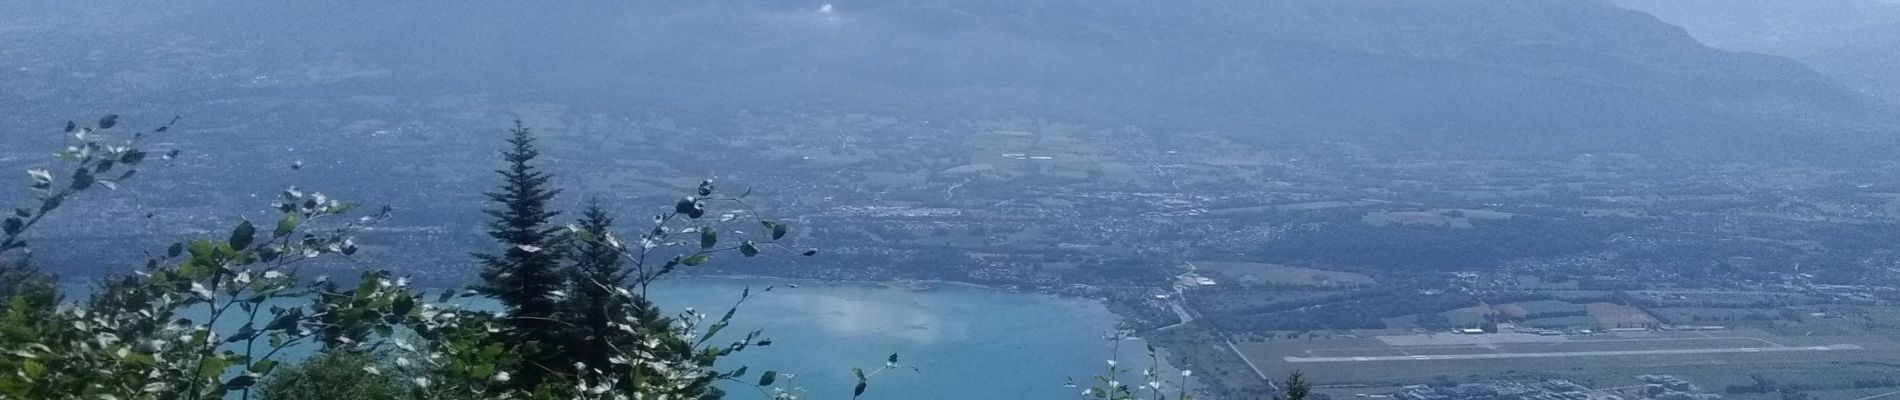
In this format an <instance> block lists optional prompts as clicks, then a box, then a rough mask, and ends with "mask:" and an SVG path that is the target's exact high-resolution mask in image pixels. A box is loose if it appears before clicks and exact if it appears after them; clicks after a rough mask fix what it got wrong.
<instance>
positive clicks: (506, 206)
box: [475, 120, 569, 389]
mask: <svg viewBox="0 0 1900 400" xmlns="http://www.w3.org/2000/svg"><path fill="white" fill-rule="evenodd" d="M509 134H510V137H509V139H508V144H509V146H510V147H509V149H508V150H507V151H504V152H502V158H503V160H505V161H506V162H507V165H506V167H504V168H503V169H501V170H499V171H496V173H498V174H500V175H501V177H502V185H501V188H500V189H498V190H496V191H494V192H489V193H488V198H489V200H490V201H492V202H494V203H495V207H496V208H492V209H488V210H484V212H486V213H487V214H488V215H489V216H490V217H492V218H494V220H493V221H490V222H489V224H488V235H489V236H491V237H494V238H495V241H497V242H499V243H500V244H501V246H502V249H501V252H500V253H498V254H494V253H488V254H476V255H475V257H476V259H478V260H479V261H480V262H481V265H482V271H481V277H482V286H481V290H482V292H483V293H485V294H487V295H489V296H493V297H494V298H495V299H497V300H500V301H501V304H502V307H504V308H505V310H506V312H505V313H504V315H505V317H504V318H503V320H502V321H503V324H502V326H503V330H504V332H506V333H507V334H509V335H512V336H514V337H515V340H514V342H515V343H517V344H518V345H517V346H515V348H512V349H509V351H512V352H518V353H520V354H522V356H523V357H524V358H525V359H524V360H523V363H522V365H521V368H518V369H516V370H514V372H515V374H516V377H515V378H516V379H515V381H513V382H512V383H510V385H512V386H513V387H515V388H518V389H530V388H533V387H535V386H536V385H539V384H540V382H541V380H542V377H544V376H547V375H548V374H549V373H551V372H559V371H562V370H565V369H566V368H568V365H569V364H568V363H564V362H563V361H565V360H563V359H562V355H561V352H562V351H561V349H559V348H558V346H559V344H560V343H561V341H562V339H564V338H563V337H562V334H563V333H564V331H566V330H567V327H566V326H563V325H562V324H561V321H560V319H559V316H557V315H555V313H556V312H558V311H559V306H560V297H561V296H560V294H561V293H562V292H561V289H562V288H563V283H564V282H565V280H564V279H563V277H562V276H561V273H560V269H561V267H560V261H561V252H562V251H563V250H564V249H562V248H561V244H560V243H559V237H558V236H557V232H556V231H557V228H554V227H552V225H551V224H550V223H549V220H550V219H552V218H554V217H555V216H557V215H560V212H558V211H553V210H550V209H548V203H549V202H551V201H553V200H554V196H555V195H556V194H559V193H560V190H559V189H554V188H552V187H551V186H552V185H550V183H549V182H548V180H549V176H548V174H547V173H546V172H542V171H540V170H538V169H537V168H536V167H535V166H534V164H533V162H534V159H535V157H538V156H540V154H541V152H540V150H538V149H536V148H535V144H534V133H533V132H532V131H530V130H529V129H528V128H527V127H524V126H522V125H521V121H519V120H517V121H515V127H514V129H512V130H510V131H509Z"/></svg>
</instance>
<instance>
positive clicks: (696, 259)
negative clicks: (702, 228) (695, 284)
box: [680, 254, 712, 267]
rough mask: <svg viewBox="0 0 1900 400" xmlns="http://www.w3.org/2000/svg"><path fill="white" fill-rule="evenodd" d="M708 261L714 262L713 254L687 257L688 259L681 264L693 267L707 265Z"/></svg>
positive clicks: (681, 261)
mask: <svg viewBox="0 0 1900 400" xmlns="http://www.w3.org/2000/svg"><path fill="white" fill-rule="evenodd" d="M708 260H712V255H711V254H700V255H696V256H692V257H686V259H684V260H680V264H685V265H686V266H688V267H691V266H696V265H700V264H705V263H706V261H708Z"/></svg>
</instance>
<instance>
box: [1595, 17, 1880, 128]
mask: <svg viewBox="0 0 1900 400" xmlns="http://www.w3.org/2000/svg"><path fill="white" fill-rule="evenodd" d="M1617 3H1618V4H1619V5H1621V6H1624V7H1628V8H1630V9H1634V10H1640V11H1643V12H1648V13H1651V14H1655V15H1656V16H1657V17H1658V18H1662V19H1663V20H1665V21H1668V22H1670V23H1672V24H1677V25H1682V26H1683V27H1685V28H1687V29H1688V30H1689V32H1690V34H1693V35H1695V36H1696V38H1697V39H1700V40H1702V41H1703V42H1704V43H1708V44H1709V45H1710V46H1713V47H1717V48H1723V49H1731V50H1738V51H1750V52H1757V53H1762V54H1773V55H1779V56H1786V57H1789V58H1793V59H1795V60H1798V61H1801V62H1802V63H1803V64H1807V65H1808V66H1810V67H1813V68H1814V69H1815V70H1816V71H1818V72H1820V73H1822V74H1825V75H1827V76H1828V77H1831V78H1834V79H1835V80H1837V81H1840V82H1841V83H1842V84H1844V85H1846V86H1848V87H1850V88H1853V89H1856V90H1860V91H1863V92H1866V93H1868V94H1871V95H1874V96H1879V97H1882V98H1884V99H1885V100H1887V101H1888V102H1889V103H1900V77H1896V76H1894V74H1893V73H1892V71H1893V70H1894V69H1896V68H1900V46H1895V45H1894V43H1900V2H1892V1H1882V0H1749V1H1708V0H1666V1H1665V0H1618V2H1617Z"/></svg>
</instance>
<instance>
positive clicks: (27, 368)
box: [20, 360, 46, 379]
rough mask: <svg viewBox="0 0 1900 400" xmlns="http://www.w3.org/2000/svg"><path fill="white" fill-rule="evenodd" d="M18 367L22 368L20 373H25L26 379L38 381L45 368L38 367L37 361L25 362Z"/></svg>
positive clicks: (42, 366)
mask: <svg viewBox="0 0 1900 400" xmlns="http://www.w3.org/2000/svg"><path fill="white" fill-rule="evenodd" d="M20 367H21V368H22V371H24V372H26V377H27V378H28V379H38V378H39V377H40V375H45V374H46V366H45V365H40V362H39V361H34V360H26V363H25V364H22V365H21V366H20Z"/></svg>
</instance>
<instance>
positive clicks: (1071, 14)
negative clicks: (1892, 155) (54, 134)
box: [0, 0, 1900, 156]
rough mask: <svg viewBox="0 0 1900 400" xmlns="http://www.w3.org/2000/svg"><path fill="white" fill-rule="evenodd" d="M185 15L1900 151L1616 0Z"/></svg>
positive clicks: (986, 85) (971, 107)
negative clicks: (522, 27) (1614, 0)
mask: <svg viewBox="0 0 1900 400" xmlns="http://www.w3.org/2000/svg"><path fill="white" fill-rule="evenodd" d="M180 8H185V9H186V10H185V11H179V9H180ZM80 11H81V12H90V13H98V12H99V11H96V10H80ZM166 11H167V12H166V15H167V17H166V18H173V19H177V20H179V21H198V20H207V19H208V20H219V21H233V22H232V25H231V26H194V25H193V24H182V23H169V24H167V23H157V24H147V25H144V26H150V27H158V28H156V29H176V30H179V31H180V32H184V33H185V34H189V35H195V36H199V37H212V38H227V39H230V40H231V41H233V42H238V43H261V44H257V45H255V46H254V47H255V48H261V49H273V48H282V49H284V50H282V51H283V52H285V53H284V54H273V55H272V57H267V58H260V59H258V60H255V62H260V63H262V62H280V63H304V64H308V63H317V62H327V61H326V60H334V59H338V58H341V59H345V60H348V61H350V62H351V63H361V64H365V65H370V66H374V67H375V68H379V69H386V70H387V71H389V72H390V73H389V74H387V75H384V76H382V77H380V78H377V79H381V81H376V82H378V83H377V84H371V85H367V86H365V87H369V88H389V87H402V88H405V89H404V90H435V91H443V90H483V91H489V92H499V93H513V94H517V95H521V96H541V97H547V98H559V99H564V100H563V101H565V100H572V99H584V100H586V101H591V102H598V103H610V104H629V103H632V102H641V103H646V104H657V105H667V106H672V107H677V109H679V110H683V111H682V112H683V113H692V112H709V113H710V112H720V111H719V110H733V109H775V110H788V111H793V112H802V111H805V110H813V111H823V112H837V111H842V112H875V113H885V114H892V115H903V116H912V117H919V118H987V117H997V116H1025V117H1042V118H1051V119H1057V120H1068V121H1081V122H1088V123H1095V124H1100V125H1105V126H1120V125H1138V126H1144V127H1148V128H1151V129H1153V130H1159V131H1202V130H1214V131H1220V132H1223V133H1224V134H1228V135H1233V136H1234V137H1236V138H1239V139H1244V140H1254V141H1261V142H1269V143H1270V142H1274V141H1280V140H1335V141H1350V142H1362V143H1376V144H1389V145H1396V146H1429V147H1433V148H1442V149H1453V150H1470V151H1475V152H1483V153H1485V154H1501V155H1522V154H1543V153H1558V152H1565V153H1574V152H1592V151H1647V152H1668V153H1676V154H1688V155H1709V156H1733V155H1748V156H1757V155H1776V154H1791V155H1794V156H1804V155H1817V154H1823V153H1827V154H1832V153H1833V152H1837V151H1841V150H1844V149H1845V150H1868V151H1870V152H1872V150H1870V149H1891V148H1896V146H1894V144H1895V142H1896V136H1900V135H1896V132H1900V129H1896V127H1897V126H1900V118H1896V115H1897V114H1900V113H1897V112H1896V111H1895V108H1894V107H1893V106H1892V105H1889V104H1886V103H1883V102H1881V101H1879V100H1878V99H1875V98H1873V97H1871V96H1868V95H1865V94H1862V93H1859V92H1857V91H1855V90H1852V89H1849V88H1846V87H1843V86H1842V85H1840V84H1838V83H1836V82H1835V81H1833V80H1830V79H1829V78H1827V77H1825V76H1822V75H1820V74H1817V73H1815V72H1814V71H1812V70H1810V69H1808V68H1807V67H1805V66H1803V65H1801V64H1799V63H1796V62H1794V61H1791V60H1789V59H1786V58H1781V57H1775V56H1766V55H1759V54H1750V53H1741V52H1732V51H1724V50H1716V49H1711V48H1708V47H1705V46H1703V45H1702V44H1700V43H1699V42H1697V41H1696V40H1695V39H1694V38H1692V37H1690V36H1689V35H1688V34H1687V33H1685V31H1684V30H1683V29H1681V28H1678V27H1675V26H1672V25H1669V24H1667V23H1664V22H1662V21H1660V20H1658V19H1656V18H1654V17H1651V16H1650V15H1648V14H1644V13H1642V12H1637V11H1631V10H1626V9H1623V8H1619V7H1618V6H1617V5H1615V4H1612V3H1611V2H1610V1H1608V0H1513V1H1496V0H1434V1H1401V0H1247V1H1232V0H1221V1H1215V0H1185V1H1168V2H1154V1H1141V0H1037V1H1020V0H878V1H868V0H866V1H854V0H853V1H847V0H839V1H834V2H832V3H830V4H824V3H821V2H810V3H805V2H786V1H779V0H727V1H711V2H668V1H653V0H647V1H623V2H611V3H610V2H598V3H581V4H572V5H563V6H552V5H545V4H519V3H507V2H479V1H478V2H471V3H467V4H463V5H458V6H457V7H440V6H438V5H432V4H415V3H406V2H383V3H374V4H350V5H347V6H345V5H338V4H328V3H299V4H276V5H269V6H264V5H256V4H252V3H244V2H212V3H190V5H189V6H171V8H167V9H166ZM48 14H51V13H50V12H49V13H48ZM19 18H33V16H31V15H29V16H23V17H19ZM523 25H526V26H531V27H532V28H529V29H518V27H519V26H523ZM0 26H4V25H0ZM16 29H17V28H16ZM392 39H399V40H392ZM113 40H126V39H118V38H115V39H113ZM352 82H354V81H352ZM350 84H356V85H363V84H362V83H350Z"/></svg>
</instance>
